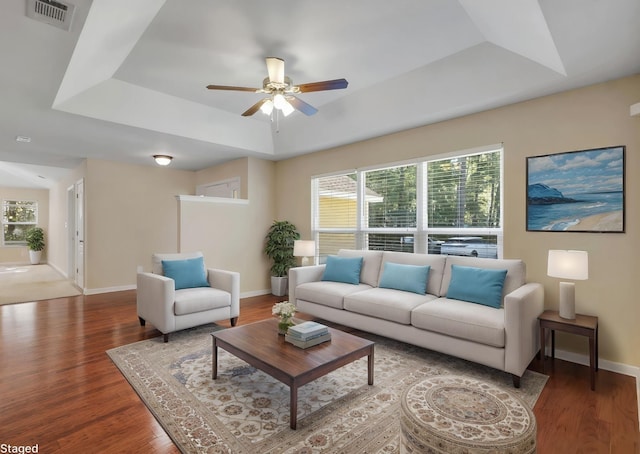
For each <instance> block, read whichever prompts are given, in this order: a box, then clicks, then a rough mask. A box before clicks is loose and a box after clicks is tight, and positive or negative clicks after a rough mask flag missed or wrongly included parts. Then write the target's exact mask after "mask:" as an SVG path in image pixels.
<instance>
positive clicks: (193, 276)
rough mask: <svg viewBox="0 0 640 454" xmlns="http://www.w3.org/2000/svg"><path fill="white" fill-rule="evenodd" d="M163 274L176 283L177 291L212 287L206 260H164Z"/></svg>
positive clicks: (199, 258)
mask: <svg viewBox="0 0 640 454" xmlns="http://www.w3.org/2000/svg"><path fill="white" fill-rule="evenodd" d="M162 272H163V273H164V275H165V276H166V277H170V278H171V279H173V280H174V281H175V286H176V290H180V289H183V288H194V287H210V285H209V281H207V271H206V270H205V269H204V259H203V258H202V257H197V258H194V259H186V260H163V261H162Z"/></svg>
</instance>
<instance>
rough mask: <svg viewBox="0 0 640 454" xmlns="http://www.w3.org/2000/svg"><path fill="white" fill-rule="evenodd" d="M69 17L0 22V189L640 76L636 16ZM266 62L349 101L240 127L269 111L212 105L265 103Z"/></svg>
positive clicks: (406, 2)
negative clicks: (100, 162)
mask: <svg viewBox="0 0 640 454" xmlns="http://www.w3.org/2000/svg"><path fill="white" fill-rule="evenodd" d="M65 1H66V0H65ZM70 2H71V3H73V4H74V5H75V6H76V8H75V15H74V19H73V23H72V26H71V30H70V31H64V30H61V29H59V28H56V27H53V26H51V25H48V24H44V23H41V22H37V21H35V20H33V19H30V18H27V17H26V14H25V12H26V8H27V7H26V3H27V2H26V0H11V1H9V2H3V4H2V12H1V13H0V58H1V59H2V60H1V62H2V63H1V69H0V95H1V97H0V185H3V186H26V187H47V186H48V185H50V184H51V182H52V181H54V180H55V179H56V178H58V177H59V176H60V175H61V174H62V173H63V172H64V171H65V169H70V168H73V167H75V166H77V165H78V164H79V163H80V162H81V160H82V159H84V158H96V159H106V160H115V161H121V162H128V163H133V164H141V165H154V164H153V162H152V159H151V155H153V154H170V155H173V156H174V157H175V159H174V161H173V163H172V164H171V165H172V167H175V168H180V169H188V170H197V169H202V168H206V167H209V166H211V165H215V164H218V163H221V162H224V161H228V160H231V159H235V158H238V157H243V156H257V157H262V158H264V159H272V160H278V159H284V158H287V157H291V156H295V155H298V154H303V153H309V152H313V151H317V150H321V149H325V148H329V147H333V146H337V145H342V144H346V143H351V142H355V141H358V140H362V139H366V138H370V137H375V136H380V135H383V134H388V133H391V132H395V131H400V130H404V129H408V128H412V127H416V126H420V125H425V124H429V123H434V122H438V121H442V120H446V119H450V118H454V117H458V116H461V115H466V114H470V113H474V112H479V111H482V110H486V109H490V108H494V107H499V106H503V105H506V104H511V103H514V102H518V101H523V100H526V99H531V98H535V97H539V96H543V95H547V94H551V93H556V92H560V91H564V90H568V89H571V88H576V87H581V86H585V85H589V84H593V83H597V82H602V81H606V80H611V79H615V78H619V77H623V76H627V75H631V74H636V73H640V27H639V24H640V1H638V0H540V1H536V0H457V1H454V0H396V1H393V2H391V1H388V0H350V1H337V0H324V1H317V0H288V1H287V0H274V1H270V2H265V1H230V0H226V1H223V0H189V1H184V0H136V1H131V0H93V1H90V0H70ZM269 56H276V57H280V58H283V59H284V60H285V62H286V66H285V71H286V74H287V76H289V77H290V78H291V79H292V80H293V82H294V83H296V84H300V83H307V82H316V81H322V80H329V79H337V78H342V77H344V78H346V79H347V80H348V81H349V86H348V88H347V89H345V90H334V91H328V92H318V93H306V94H301V95H299V97H300V98H301V99H303V100H304V101H306V102H308V103H310V104H312V105H313V106H315V107H317V108H318V109H319V112H318V113H317V114H315V115H313V116H310V117H307V116H305V115H303V114H302V113H300V112H295V113H294V114H292V115H291V116H289V117H287V118H285V119H281V120H280V121H279V124H278V127H277V128H276V125H275V123H272V122H270V121H269V119H268V118H267V117H266V116H264V115H263V114H262V113H260V112H258V113H257V114H256V115H254V116H252V117H241V116H240V114H241V113H242V112H244V111H245V110H246V109H247V108H249V107H250V106H251V105H253V104H254V103H255V102H257V101H258V100H260V99H261V97H262V96H263V95H260V94H255V93H250V92H231V91H211V90H207V89H206V88H205V86H206V85H208V84H218V85H236V86H247V87H261V84H262V79H263V78H264V77H266V75H267V74H266V72H267V71H266V66H265V62H264V58H265V57H269ZM632 101H633V100H630V103H631V102H632ZM637 101H638V100H635V102H637ZM18 135H21V136H29V137H31V138H32V140H31V142H30V143H19V142H16V140H15V138H16V136H18ZM2 161H4V162H2ZM23 164H26V165H23ZM41 177H44V178H41Z"/></svg>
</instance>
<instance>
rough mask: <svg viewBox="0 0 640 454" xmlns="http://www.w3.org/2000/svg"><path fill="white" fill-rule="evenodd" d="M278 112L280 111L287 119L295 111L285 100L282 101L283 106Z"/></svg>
mask: <svg viewBox="0 0 640 454" xmlns="http://www.w3.org/2000/svg"><path fill="white" fill-rule="evenodd" d="M280 110H281V111H282V115H284V116H285V117H288V116H289V115H291V114H292V113H293V111H294V110H296V109H295V108H294V107H293V106H292V105H291V104H289V102H288V101H287V100H285V101H284V105H283V106H282V108H281V109H280Z"/></svg>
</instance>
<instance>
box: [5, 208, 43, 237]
mask: <svg viewBox="0 0 640 454" xmlns="http://www.w3.org/2000/svg"><path fill="white" fill-rule="evenodd" d="M37 224H38V202H29V201H22V200H4V201H3V202H2V231H3V236H2V238H3V243H4V245H5V246H24V245H26V244H27V242H26V234H27V231H28V230H29V229H30V228H31V227H35V226H36V225H37Z"/></svg>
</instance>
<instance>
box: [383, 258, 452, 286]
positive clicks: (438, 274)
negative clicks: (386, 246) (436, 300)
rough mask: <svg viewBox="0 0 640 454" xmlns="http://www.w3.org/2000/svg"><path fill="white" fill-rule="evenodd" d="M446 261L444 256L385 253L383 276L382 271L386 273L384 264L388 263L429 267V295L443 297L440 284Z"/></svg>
mask: <svg viewBox="0 0 640 454" xmlns="http://www.w3.org/2000/svg"><path fill="white" fill-rule="evenodd" d="M446 259H447V257H446V256H444V255H435V254H414V253H410V252H391V251H384V253H383V254H382V267H381V274H382V271H384V264H385V263H386V262H392V263H400V264H403V265H418V266H429V267H430V269H429V277H428V279H429V280H428V281H427V293H431V294H432V295H436V296H441V294H440V284H442V275H443V273H444V265H445V263H446ZM381 277H382V276H381Z"/></svg>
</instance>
